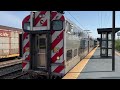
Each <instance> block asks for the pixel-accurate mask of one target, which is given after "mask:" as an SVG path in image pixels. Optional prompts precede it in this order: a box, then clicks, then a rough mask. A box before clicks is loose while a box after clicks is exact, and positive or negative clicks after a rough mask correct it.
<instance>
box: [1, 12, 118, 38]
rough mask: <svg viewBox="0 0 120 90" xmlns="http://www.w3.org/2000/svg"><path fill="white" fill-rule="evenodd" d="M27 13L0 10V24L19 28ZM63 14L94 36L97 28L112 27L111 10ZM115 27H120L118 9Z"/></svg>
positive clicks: (96, 35)
mask: <svg viewBox="0 0 120 90" xmlns="http://www.w3.org/2000/svg"><path fill="white" fill-rule="evenodd" d="M29 13H30V11H0V16H1V17H0V25H4V26H10V27H16V28H21V27H22V24H21V23H22V20H23V18H24V17H25V16H26V15H28V14H29ZM69 13H70V14H71V15H72V16H73V17H74V18H75V19H76V20H77V21H76V20H75V19H74V18H73V17H72V16H71V15H70V14H69ZM65 16H66V17H67V18H69V19H71V20H72V21H73V22H75V23H76V24H77V25H78V26H79V27H80V28H82V29H83V30H90V32H92V33H90V35H91V36H92V37H94V38H96V37H99V35H98V34H97V28H111V27H112V11H65ZM78 22H79V23H78ZM116 27H120V12H119V11H116Z"/></svg>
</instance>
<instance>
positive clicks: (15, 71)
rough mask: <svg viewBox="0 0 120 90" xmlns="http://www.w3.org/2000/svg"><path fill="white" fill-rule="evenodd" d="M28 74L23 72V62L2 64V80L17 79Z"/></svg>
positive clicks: (13, 61) (0, 74)
mask: <svg viewBox="0 0 120 90" xmlns="http://www.w3.org/2000/svg"><path fill="white" fill-rule="evenodd" d="M26 74H27V73H23V72H22V60H20V59H19V60H10V61H5V62H2V63H0V79H17V78H20V77H22V76H24V75H26Z"/></svg>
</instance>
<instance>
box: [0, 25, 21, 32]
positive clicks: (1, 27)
mask: <svg viewBox="0 0 120 90" xmlns="http://www.w3.org/2000/svg"><path fill="white" fill-rule="evenodd" d="M0 29H7V30H9V29H10V30H15V31H16V30H17V31H23V30H22V29H20V28H14V27H9V26H3V25H0Z"/></svg>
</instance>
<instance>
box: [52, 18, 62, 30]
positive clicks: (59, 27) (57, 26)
mask: <svg viewBox="0 0 120 90" xmlns="http://www.w3.org/2000/svg"><path fill="white" fill-rule="evenodd" d="M52 27H53V28H52V29H53V30H62V29H63V21H61V20H54V21H53V22H52Z"/></svg>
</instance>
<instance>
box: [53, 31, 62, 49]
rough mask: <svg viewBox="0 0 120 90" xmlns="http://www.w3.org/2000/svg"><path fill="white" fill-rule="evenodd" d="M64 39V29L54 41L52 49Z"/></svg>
mask: <svg viewBox="0 0 120 90" xmlns="http://www.w3.org/2000/svg"><path fill="white" fill-rule="evenodd" d="M62 39H63V31H62V32H61V33H60V34H59V35H58V37H57V38H56V39H55V40H54V41H53V42H52V45H51V50H52V49H53V48H54V47H55V46H56V45H57V44H58V43H59V42H60V41H61V40H62Z"/></svg>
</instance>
